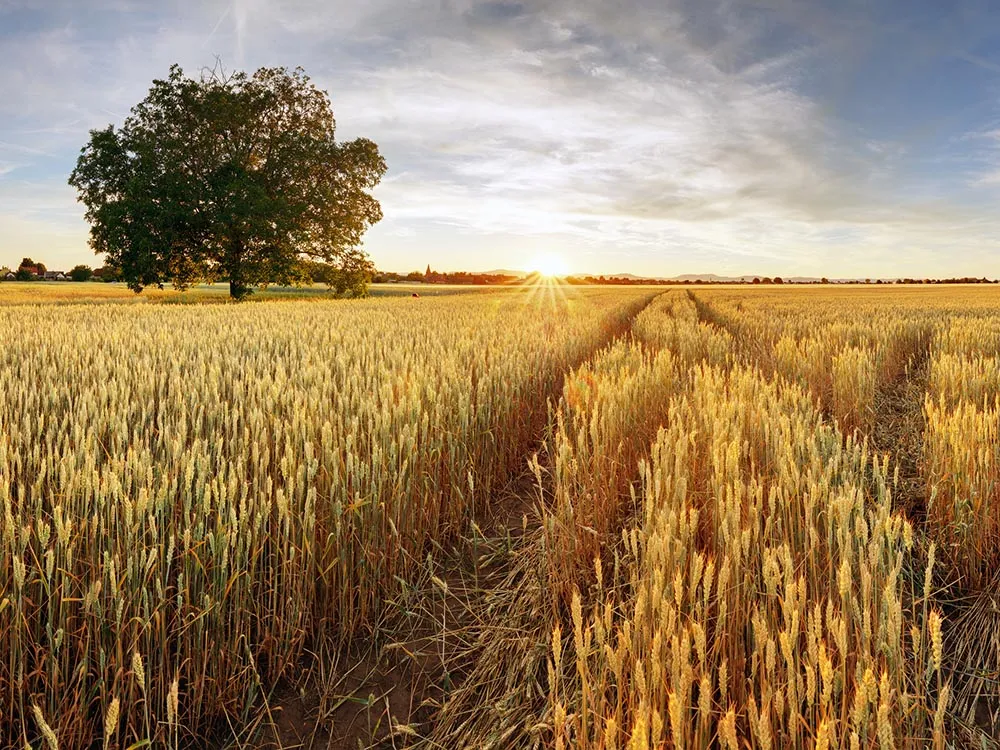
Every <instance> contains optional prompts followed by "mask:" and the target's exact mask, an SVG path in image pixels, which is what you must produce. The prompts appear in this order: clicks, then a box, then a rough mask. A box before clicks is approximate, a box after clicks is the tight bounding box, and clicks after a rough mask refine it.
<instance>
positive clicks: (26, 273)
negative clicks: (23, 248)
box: [15, 258, 48, 281]
mask: <svg viewBox="0 0 1000 750" xmlns="http://www.w3.org/2000/svg"><path fill="white" fill-rule="evenodd" d="M47 270H48V269H47V268H46V267H45V264H44V263H35V261H33V260H32V259H31V258H21V265H20V266H18V267H17V273H16V274H15V275H16V276H17V280H18V281H31V280H32V279H34V278H35V277H36V276H44V275H45V272H46V271H47Z"/></svg>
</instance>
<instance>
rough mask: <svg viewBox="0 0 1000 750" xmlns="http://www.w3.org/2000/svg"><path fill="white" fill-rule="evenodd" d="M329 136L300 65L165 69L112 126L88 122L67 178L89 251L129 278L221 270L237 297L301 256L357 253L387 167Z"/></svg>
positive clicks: (289, 276)
mask: <svg viewBox="0 0 1000 750" xmlns="http://www.w3.org/2000/svg"><path fill="white" fill-rule="evenodd" d="M334 132H335V122H334V118H333V113H332V111H331V108H330V100H329V98H328V96H327V94H326V93H325V92H324V91H321V90H320V89H318V88H316V86H314V85H313V84H312V83H311V82H310V79H309V77H308V76H307V75H306V74H305V73H304V72H303V71H302V70H301V69H300V68H297V69H295V70H294V71H291V72H289V71H288V70H287V69H285V68H261V69H260V70H258V71H257V72H256V73H254V74H253V75H252V76H248V75H247V74H246V73H242V72H239V73H234V74H232V75H229V76H226V75H223V74H220V73H218V72H215V71H213V72H211V73H209V74H206V75H203V76H202V77H201V78H200V79H199V80H194V79H191V78H186V77H185V76H184V74H183V72H182V71H181V69H180V67H178V66H177V65H174V66H172V67H171V68H170V75H169V76H168V78H167V79H166V80H157V81H154V82H153V86H152V88H151V89H150V91H149V94H148V95H147V96H146V98H145V99H144V100H143V101H142V102H140V103H139V104H138V105H136V106H135V107H133V108H132V111H131V114H130V116H129V117H128V119H126V121H125V123H124V125H123V126H122V128H121V129H118V130H116V129H115V128H114V127H113V126H109V127H107V128H105V129H104V130H94V131H91V137H90V142H89V143H88V144H87V145H86V146H85V147H84V149H83V150H82V152H81V154H80V157H79V159H78V161H77V165H76V168H75V169H74V170H73V173H72V174H71V175H70V178H69V182H70V184H71V185H72V186H73V187H75V188H76V189H77V191H78V194H79V198H80V200H81V201H82V202H83V203H84V204H85V206H86V208H87V212H86V216H87V219H88V221H89V222H90V224H91V230H90V244H91V247H93V249H94V250H95V251H96V252H97V253H104V254H106V255H107V258H108V263H109V264H111V265H114V266H116V267H118V268H119V269H120V270H121V274H122V278H123V279H124V280H125V281H126V282H127V283H128V285H129V287H130V288H132V289H134V290H135V291H137V292H138V291H141V290H142V289H143V287H145V286H149V285H156V286H159V287H162V286H163V285H164V284H165V283H172V284H173V285H174V286H175V287H177V288H180V289H183V288H186V287H187V286H188V285H190V284H192V283H194V282H196V281H201V280H227V281H229V285H230V294H231V295H232V296H233V298H235V299H242V298H244V297H246V296H247V295H249V294H250V293H251V290H252V287H253V286H263V285H266V284H268V283H282V284H288V283H295V282H299V281H301V274H300V270H301V265H300V261H301V260H302V259H304V258H307V259H317V260H322V261H324V262H326V263H334V264H339V265H345V266H346V267H353V266H352V265H351V263H353V261H351V262H347V261H348V260H349V259H350V258H351V257H353V256H354V255H361V257H364V256H363V254H362V253H361V251H360V250H359V249H358V246H359V245H360V243H361V238H362V236H363V235H364V232H365V231H366V230H367V229H368V227H370V226H371V225H373V224H375V223H376V222H378V221H379V220H380V219H381V218H382V211H381V207H380V206H379V204H378V201H376V200H375V199H374V197H372V195H371V194H370V191H371V190H372V189H373V188H374V187H375V186H376V185H377V184H378V182H379V180H380V179H381V178H382V175H383V174H384V173H385V170H386V165H385V161H384V159H383V158H382V156H381V154H380V153H379V150H378V147H377V146H376V144H375V143H373V142H372V141H370V140H367V139H365V138H358V139H356V140H353V141H350V142H347V143H338V142H337V141H336V140H335V138H334ZM353 278H354V277H352V279H353Z"/></svg>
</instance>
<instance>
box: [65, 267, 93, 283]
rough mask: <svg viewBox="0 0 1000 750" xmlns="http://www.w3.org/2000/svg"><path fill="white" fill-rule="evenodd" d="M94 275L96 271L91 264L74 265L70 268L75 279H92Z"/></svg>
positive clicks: (70, 275)
mask: <svg viewBox="0 0 1000 750" xmlns="http://www.w3.org/2000/svg"><path fill="white" fill-rule="evenodd" d="M93 275H94V271H93V269H92V268H91V267H90V266H84V265H79V266H73V268H71V269H70V272H69V277H70V278H71V279H72V280H73V281H90V277H91V276H93Z"/></svg>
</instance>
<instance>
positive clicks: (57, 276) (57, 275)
mask: <svg viewBox="0 0 1000 750" xmlns="http://www.w3.org/2000/svg"><path fill="white" fill-rule="evenodd" d="M44 278H45V280H46V281H66V279H67V278H69V277H68V276H67V275H66V274H64V273H63V272H62V271H46V272H45V277H44Z"/></svg>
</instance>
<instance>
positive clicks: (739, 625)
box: [0, 283, 1000, 750]
mask: <svg viewBox="0 0 1000 750" xmlns="http://www.w3.org/2000/svg"><path fill="white" fill-rule="evenodd" d="M6 286H7V285H2V284H0V505H2V512H3V518H2V519H0V547H2V550H0V745H2V746H4V747H32V748H39V747H46V748H48V749H49V750H54V748H78V747H79V748H86V747H103V748H131V747H136V746H142V744H143V743H148V744H149V745H150V746H153V747H174V748H188V747H208V746H240V747H255V746H259V745H260V744H262V743H263V739H262V736H263V735H262V734H260V733H258V734H253V733H252V732H250V731H249V730H247V731H244V729H242V728H246V727H255V728H256V729H258V730H260V729H261V728H262V727H263V726H264V724H266V723H267V721H266V719H268V718H272V713H273V711H272V708H274V709H275V710H278V709H280V706H272V703H271V702H270V698H271V697H273V696H274V690H275V686H277V685H279V684H289V685H295V686H299V687H301V688H302V690H305V689H306V688H305V686H304V683H303V681H302V680H299V679H298V678H299V676H300V672H301V671H302V665H303V664H304V663H306V662H310V663H313V662H315V661H317V660H320V661H322V660H323V658H324V656H323V655H328V654H338V653H339V654H350V653H352V650H353V649H355V648H356V646H357V644H358V643H359V642H365V643H375V644H381V646H386V645H387V644H388V645H392V646H399V644H400V642H401V635H400V632H399V630H400V628H399V621H400V616H399V612H398V611H397V610H401V609H405V610H406V613H407V614H409V613H411V611H412V612H416V611H417V610H420V608H421V606H422V605H421V602H423V603H424V604H426V605H427V606H426V608H425V609H426V611H427V612H430V613H432V616H430V617H429V618H428V623H425V625H426V627H425V630H426V629H427V628H430V629H431V630H433V631H434V632H427V633H425V635H426V637H427V638H428V639H429V640H430V641H431V642H434V643H436V644H440V646H441V649H442V651H444V650H447V651H448V653H443V654H442V657H441V660H442V663H445V662H447V663H448V664H459V665H461V668H460V669H451V670H449V671H446V672H445V673H444V675H443V676H441V678H440V682H441V685H439V686H438V688H440V689H438V690H437V692H434V700H433V701H429V700H428V701H424V703H425V705H424V706H423V708H422V712H421V713H420V714H419V716H418V715H417V714H416V713H414V714H413V715H412V716H401V715H395V714H393V715H392V716H391V717H389V718H390V719H391V721H390V724H389V726H388V730H389V731H388V732H385V731H382V730H384V729H385V727H382V728H380V729H379V731H375V730H373V732H372V734H371V736H370V737H369V738H368V741H367V742H365V743H362V746H368V745H371V746H379V747H403V746H408V747H427V748H440V747H446V748H452V747H455V748H487V747H493V748H506V747H523V748H567V749H568V748H590V749H599V748H600V749H603V748H608V749H610V748H622V749H625V748H630V749H635V750H639V749H640V748H708V747H722V748H727V749H728V750H741V749H742V748H763V749H769V748H785V747H788V748H824V749H826V748H844V749H845V750H846V749H848V748H849V749H851V750H853V749H854V748H879V749H880V750H886V749H887V748H897V747H898V748H922V747H934V748H945V747H967V746H968V747H979V746H986V747H992V746H995V745H994V744H993V743H994V740H993V739H992V738H993V737H994V736H997V735H998V734H1000V732H998V726H1000V724H998V723H997V721H996V716H995V714H996V712H997V711H998V710H1000V690H998V685H997V681H998V674H1000V610H998V609H997V607H996V605H995V604H993V597H994V596H998V595H1000V591H998V590H997V589H998V586H1000V583H998V582H997V580H996V576H995V573H994V571H995V570H996V568H997V565H998V563H1000V505H998V507H997V509H994V507H993V506H994V504H996V503H997V502H998V501H1000V490H998V489H997V487H998V481H1000V436H998V429H1000V427H998V425H1000V369H998V364H1000V293H998V292H997V291H994V290H993V289H992V288H989V287H988V288H983V287H945V286H942V287H934V288H919V287H889V288H879V289H873V288H863V287H859V288H853V287H786V288H768V289H760V288H751V287H697V288H691V289H681V288H645V287H635V288H608V287H562V286H559V285H557V284H553V283H549V284H540V285H537V286H528V287H517V288H511V289H502V290H495V291H488V292H483V291H481V290H480V291H477V292H475V293H468V294H465V293H455V294H450V295H448V296H442V297H434V298H427V299H419V300H414V299H410V298H405V299H403V298H400V299H370V300H361V301H330V300H325V299H308V300H296V299H287V300H270V301H267V300H265V301H261V302H258V303H254V304H250V305H227V304H212V303H206V304H201V305H172V304H170V305H168V304H157V303H156V300H153V303H150V304H121V301H120V300H117V299H113V297H114V295H109V296H110V297H112V298H109V299H88V300H87V302H88V304H75V303H74V300H73V299H72V298H67V299H63V298H59V299H50V300H45V299H42V300H40V301H37V302H36V303H31V302H30V301H29V300H25V299H23V298H19V297H18V296H17V295H15V294H8V291H7V288H6ZM9 286H11V287H13V285H9ZM61 294H62V292H61ZM160 301H163V300H160ZM512 503H513V505H512V507H514V508H515V509H516V512H511V513H510V514H509V515H510V520H509V521H508V522H506V523H505V524H500V526H499V527H498V526H497V525H495V524H494V525H493V526H491V527H490V529H491V530H488V529H487V519H493V518H495V516H496V515H497V512H498V511H499V510H500V509H501V508H502V507H503V508H506V507H507V506H508V505H511V504H512ZM471 545H475V546H476V550H475V553H474V554H473V553H472V551H470V547H471ZM480 547H483V548H485V549H486V550H487V552H488V555H487V556H486V557H484V556H483V553H482V549H480ZM482 559H488V561H489V566H490V567H489V570H488V571H486V572H484V568H481V567H480V564H479V561H480V560H482ZM470 561H471V562H470ZM473 578H474V581H473ZM460 591H463V592H465V593H464V594H461V595H460V593H459V592H460ZM470 592H471V593H470ZM403 594H405V597H404V596H403ZM460 596H462V597H463V598H462V599H461V604H462V606H461V607H460V608H455V609H452V608H450V605H449V604H448V602H449V600H454V601H455V602H457V601H458V598H459V597H460ZM404 600H405V606H404V605H403V604H400V602H403V601H404ZM439 600H443V601H444V604H443V605H440V606H439V605H438V604H436V603H435V602H438V601H439ZM442 606H443V607H444V609H442ZM445 611H447V612H449V613H450V612H453V611H454V612H457V613H458V614H455V615H452V617H451V619H450V620H449V619H447V618H445V617H443V616H442V615H441V613H442V612H445ZM396 650H397V651H399V650H401V649H399V648H397V649H396ZM324 669H325V671H327V672H331V673H332V672H338V671H340V672H343V671H345V670H347V671H349V670H350V664H349V659H347V658H345V659H343V660H339V661H331V662H330V663H329V664H328V665H326V666H325V668H324ZM314 671H315V670H314ZM320 671H323V670H320ZM300 683H301V684H300ZM414 717H417V718H414ZM418 719H419V720H418ZM313 720H317V719H315V717H314V719H313ZM380 732H381V734H380ZM220 738H223V739H220ZM279 744H280V743H279ZM302 744H305V743H300V744H299V745H294V744H293V745H287V744H286V745H283V746H286V747H291V746H301V745H302ZM316 746H324V747H325V746H330V747H333V746H334V745H333V744H328V745H316ZM345 746H346V745H345ZM355 746H356V745H355Z"/></svg>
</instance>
